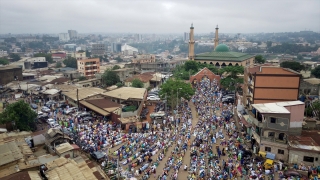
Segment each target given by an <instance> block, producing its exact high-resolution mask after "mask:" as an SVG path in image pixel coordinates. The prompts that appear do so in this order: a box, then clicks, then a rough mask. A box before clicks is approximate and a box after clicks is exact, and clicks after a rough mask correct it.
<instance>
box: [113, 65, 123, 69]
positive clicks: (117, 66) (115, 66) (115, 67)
mask: <svg viewBox="0 0 320 180" xmlns="http://www.w3.org/2000/svg"><path fill="white" fill-rule="evenodd" d="M117 69H121V67H120V66H119V65H114V66H113V67H112V70H117Z"/></svg>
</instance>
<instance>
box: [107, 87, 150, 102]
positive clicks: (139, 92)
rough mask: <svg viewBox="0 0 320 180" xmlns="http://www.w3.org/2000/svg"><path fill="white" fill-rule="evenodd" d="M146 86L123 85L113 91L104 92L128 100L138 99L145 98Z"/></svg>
mask: <svg viewBox="0 0 320 180" xmlns="http://www.w3.org/2000/svg"><path fill="white" fill-rule="evenodd" d="M146 91H147V90H146V89H145V88H134V87H122V88H118V89H115V90H112V91H108V92H104V93H103V94H104V95H106V96H109V97H113V98H118V99H123V100H128V99H138V100H144V95H145V93H146Z"/></svg>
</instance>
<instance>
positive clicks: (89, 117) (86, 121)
mask: <svg viewBox="0 0 320 180" xmlns="http://www.w3.org/2000/svg"><path fill="white" fill-rule="evenodd" d="M92 119H93V118H92V117H91V116H86V117H84V118H83V119H82V120H83V123H88V122H89V121H92Z"/></svg>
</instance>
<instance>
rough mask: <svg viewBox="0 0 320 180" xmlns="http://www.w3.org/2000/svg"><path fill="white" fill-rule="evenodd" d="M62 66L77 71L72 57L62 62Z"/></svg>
mask: <svg viewBox="0 0 320 180" xmlns="http://www.w3.org/2000/svg"><path fill="white" fill-rule="evenodd" d="M63 64H64V65H66V67H70V68H76V69H77V66H78V65H77V60H76V58H73V57H68V58H67V59H65V60H63Z"/></svg>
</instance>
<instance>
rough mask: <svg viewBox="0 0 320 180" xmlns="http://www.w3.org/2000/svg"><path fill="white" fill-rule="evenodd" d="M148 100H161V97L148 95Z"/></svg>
mask: <svg viewBox="0 0 320 180" xmlns="http://www.w3.org/2000/svg"><path fill="white" fill-rule="evenodd" d="M147 100H148V101H160V98H159V97H157V96H149V97H147Z"/></svg>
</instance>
